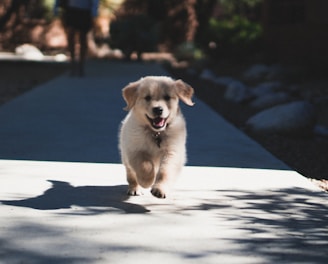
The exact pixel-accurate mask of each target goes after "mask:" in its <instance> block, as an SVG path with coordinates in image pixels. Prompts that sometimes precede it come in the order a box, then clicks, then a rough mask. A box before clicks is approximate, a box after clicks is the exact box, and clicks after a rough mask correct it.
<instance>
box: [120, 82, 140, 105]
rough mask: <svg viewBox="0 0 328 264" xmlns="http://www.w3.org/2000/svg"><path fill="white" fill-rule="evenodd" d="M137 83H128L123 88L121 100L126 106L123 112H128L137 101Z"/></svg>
mask: <svg viewBox="0 0 328 264" xmlns="http://www.w3.org/2000/svg"><path fill="white" fill-rule="evenodd" d="M138 85H139V81H137V82H132V83H129V84H128V85H127V86H125V87H124V88H123V90H122V95H123V98H124V100H125V102H126V104H127V106H126V107H124V110H127V111H128V110H130V109H131V108H132V107H133V106H134V104H135V103H136V100H137V89H138Z"/></svg>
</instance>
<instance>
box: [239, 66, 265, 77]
mask: <svg viewBox="0 0 328 264" xmlns="http://www.w3.org/2000/svg"><path fill="white" fill-rule="evenodd" d="M269 71H270V67H269V66H267V65H264V64H255V65H253V66H251V67H250V68H249V69H248V70H246V71H245V72H244V74H243V77H244V78H245V79H246V80H258V79H261V78H263V77H265V76H266V75H267V74H268V73H269Z"/></svg>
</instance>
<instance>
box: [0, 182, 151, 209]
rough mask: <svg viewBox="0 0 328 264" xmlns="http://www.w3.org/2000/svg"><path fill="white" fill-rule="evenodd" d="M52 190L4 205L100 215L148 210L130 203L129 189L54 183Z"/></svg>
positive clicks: (115, 186) (119, 186)
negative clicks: (78, 211)
mask: <svg viewBox="0 0 328 264" xmlns="http://www.w3.org/2000/svg"><path fill="white" fill-rule="evenodd" d="M48 181H49V182H51V183H52V186H51V188H49V189H48V190H46V191H45V192H44V193H43V194H42V195H39V196H36V197H32V198H27V199H23V200H4V201H0V202H1V203H2V204H5V205H11V206H20V207H27V208H33V209H38V210H56V209H68V208H71V207H72V206H73V205H75V206H80V207H83V208H84V209H85V210H84V211H83V214H90V215H92V214H100V213H106V212H110V211H113V210H115V211H118V210H119V211H120V212H123V213H134V214H136V213H147V212H149V210H147V209H146V208H145V207H143V206H141V205H138V204H132V203H129V202H127V198H128V196H127V195H126V189H127V186H125V185H114V186H77V187H74V186H72V185H71V184H70V183H68V182H63V181H52V180H48Z"/></svg>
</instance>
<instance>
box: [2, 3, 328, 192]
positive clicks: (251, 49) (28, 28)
mask: <svg viewBox="0 0 328 264" xmlns="http://www.w3.org/2000/svg"><path fill="white" fill-rule="evenodd" d="M53 6H54V0H2V1H0V57H1V59H0V104H3V103H6V102H7V101H9V100H11V99H12V98H14V97H15V96H18V95H20V94H21V93H23V92H25V91H27V90H29V89H32V88H33V87H35V86H36V85H37V84H40V83H42V82H45V81H48V80H50V79H51V78H54V77H56V76H58V75H60V74H63V73H65V72H66V71H67V65H66V64H65V62H66V61H67V59H68V58H69V53H68V51H67V41H66V36H65V31H64V29H63V26H62V23H61V20H60V19H59V18H58V17H57V16H54V12H53V11H54V10H53ZM327 10H328V1H326V0H100V2H99V10H98V16H97V18H96V19H95V21H94V27H93V29H92V30H91V32H90V33H89V34H88V46H89V50H88V56H89V58H94V59H103V60H106V59H108V60H125V61H135V60H139V61H144V62H145V61H149V60H157V61H162V62H163V61H164V62H165V66H166V69H167V70H168V71H169V72H170V74H171V75H172V76H173V77H175V78H183V79H184V80H185V81H187V82H189V83H190V84H191V85H192V86H193V87H194V88H196V89H195V90H196V95H197V96H198V97H199V98H200V99H202V100H203V101H204V102H206V103H207V104H208V105H210V106H211V107H212V108H213V109H214V110H215V111H217V112H218V113H219V114H221V115H223V116H224V117H225V118H226V119H228V120H229V121H230V122H231V123H232V124H234V125H235V126H237V127H238V128H240V129H242V130H244V131H245V133H247V134H248V135H249V136H251V137H252V138H254V139H255V140H257V141H258V142H260V143H261V144H262V145H263V146H264V147H266V148H267V149H268V150H269V151H270V152H271V153H273V154H275V155H276V156H278V157H279V158H280V159H282V160H283V161H284V162H285V163H287V164H288V165H289V166H291V167H292V168H294V169H295V170H297V171H298V172H300V173H301V174H303V175H306V176H308V177H310V178H314V179H320V180H321V182H320V184H324V188H325V189H326V190H328V181H327V180H328V176H327V175H328V174H327V171H328V163H327V157H328V76H327V73H326V69H327V66H328V65H327V64H328V63H327V62H328V48H327V47H328V30H327V25H328V16H327ZM7 54H11V55H12V54H14V55H15V56H17V57H19V58H20V59H21V60H20V61H15V62H11V61H10V60H4V58H6V56H7ZM45 58H50V60H52V61H54V62H64V63H47V64H44V63H43V64H41V62H42V61H44V60H45ZM22 59H23V60H22ZM27 60H29V62H27ZM31 60H32V61H38V63H32V64H31V62H30V61H31ZM17 76H19V78H18V77H17ZM295 102H296V104H295ZM274 110H275V111H274ZM268 112H269V113H268ZM257 114H259V115H260V116H261V117H263V116H264V120H259V119H260V118H259V116H257ZM268 120H269V122H268ZM272 121H275V124H274V125H275V126H274V127H273V126H272V124H273V123H274V122H272ZM261 122H262V123H261ZM264 124H266V125H267V127H265V129H264V130H263V125H264Z"/></svg>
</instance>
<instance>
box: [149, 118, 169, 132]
mask: <svg viewBox="0 0 328 264" xmlns="http://www.w3.org/2000/svg"><path fill="white" fill-rule="evenodd" d="M146 117H147V119H148V120H149V122H150V124H151V126H152V127H153V128H155V129H161V128H164V127H165V126H166V120H167V118H163V117H160V116H158V117H155V118H150V117H149V116H148V115H146Z"/></svg>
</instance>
